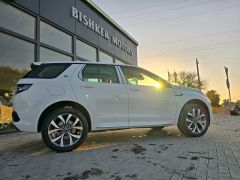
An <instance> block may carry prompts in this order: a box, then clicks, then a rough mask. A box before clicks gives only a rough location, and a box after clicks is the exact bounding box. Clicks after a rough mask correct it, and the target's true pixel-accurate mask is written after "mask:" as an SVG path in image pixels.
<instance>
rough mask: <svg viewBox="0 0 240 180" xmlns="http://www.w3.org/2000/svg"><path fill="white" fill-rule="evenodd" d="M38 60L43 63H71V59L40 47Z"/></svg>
mask: <svg viewBox="0 0 240 180" xmlns="http://www.w3.org/2000/svg"><path fill="white" fill-rule="evenodd" d="M40 59H41V61H43V62H51V61H71V60H72V58H71V57H70V56H67V55H64V54H61V53H58V52H56V51H52V50H50V49H47V48H44V47H40Z"/></svg>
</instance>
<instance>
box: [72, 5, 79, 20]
mask: <svg viewBox="0 0 240 180" xmlns="http://www.w3.org/2000/svg"><path fill="white" fill-rule="evenodd" d="M72 17H74V18H75V19H78V10H77V9H76V8H75V7H72Z"/></svg>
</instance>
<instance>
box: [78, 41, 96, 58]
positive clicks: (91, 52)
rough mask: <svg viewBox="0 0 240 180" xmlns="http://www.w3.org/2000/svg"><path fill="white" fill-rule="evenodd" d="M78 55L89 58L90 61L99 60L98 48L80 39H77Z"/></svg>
mask: <svg viewBox="0 0 240 180" xmlns="http://www.w3.org/2000/svg"><path fill="white" fill-rule="evenodd" d="M76 49H77V56H79V57H81V58H83V59H86V60H89V61H93V62H96V61H97V49H96V48H94V47H92V46H90V45H88V44H86V43H84V42H82V41H80V40H77V47H76Z"/></svg>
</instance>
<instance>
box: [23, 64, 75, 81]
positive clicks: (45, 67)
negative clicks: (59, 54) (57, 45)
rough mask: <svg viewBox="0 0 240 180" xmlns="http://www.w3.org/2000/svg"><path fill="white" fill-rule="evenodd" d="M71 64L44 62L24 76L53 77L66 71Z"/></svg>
mask: <svg viewBox="0 0 240 180" xmlns="http://www.w3.org/2000/svg"><path fill="white" fill-rule="evenodd" d="M70 65H71V64H60V63H59V64H42V65H40V66H38V67H36V68H34V69H32V70H31V71H30V72H29V73H28V74H26V75H25V76H24V77H23V78H43V79H53V78H56V77H58V76H59V75H60V74H61V73H62V72H63V71H65V70H66V69H67V68H68V67H69V66H70Z"/></svg>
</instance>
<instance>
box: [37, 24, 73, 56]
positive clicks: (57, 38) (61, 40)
mask: <svg viewBox="0 0 240 180" xmlns="http://www.w3.org/2000/svg"><path fill="white" fill-rule="evenodd" d="M40 41H41V42H43V43H46V44H49V45H51V46H54V47H56V48H59V49H61V50H64V51H67V52H69V53H72V36H71V35H69V34H67V33H65V32H62V31H60V30H59V29H57V28H55V27H53V26H51V25H49V24H47V23H45V22H43V21H41V22H40Z"/></svg>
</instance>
